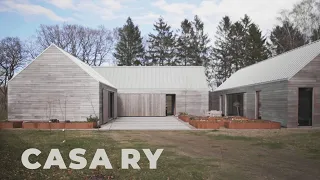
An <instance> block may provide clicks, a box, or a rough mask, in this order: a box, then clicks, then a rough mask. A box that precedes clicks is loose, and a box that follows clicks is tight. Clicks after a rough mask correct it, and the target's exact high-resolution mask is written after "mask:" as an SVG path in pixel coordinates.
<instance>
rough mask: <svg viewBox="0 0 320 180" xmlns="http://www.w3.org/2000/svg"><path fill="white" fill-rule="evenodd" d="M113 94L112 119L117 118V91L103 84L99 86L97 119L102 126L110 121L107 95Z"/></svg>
mask: <svg viewBox="0 0 320 180" xmlns="http://www.w3.org/2000/svg"><path fill="white" fill-rule="evenodd" d="M111 92H113V93H114V96H113V98H114V100H113V107H114V109H113V117H112V118H117V117H118V116H117V89H115V88H112V87H109V86H107V85H105V84H103V83H100V84H99V119H100V122H101V124H104V123H106V122H108V121H110V120H111V119H110V118H109V113H110V112H109V93H111Z"/></svg>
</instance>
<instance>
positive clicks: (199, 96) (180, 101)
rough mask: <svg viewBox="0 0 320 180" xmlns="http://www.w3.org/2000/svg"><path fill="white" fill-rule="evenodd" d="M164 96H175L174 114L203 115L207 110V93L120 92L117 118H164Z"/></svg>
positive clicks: (171, 91) (178, 91)
mask: <svg viewBox="0 0 320 180" xmlns="http://www.w3.org/2000/svg"><path fill="white" fill-rule="evenodd" d="M166 94H175V95H176V101H175V104H176V113H179V112H187V113H189V114H194V115H203V114H204V112H205V111H207V110H208V101H209V93H208V91H195V90H194V91H193V90H192V91H191V90H187V91H185V90H177V91H173V90H167V91H149V92H146V91H144V92H124V91H121V92H118V116H138V115H137V114H142V116H165V108H166ZM148 101H150V102H148ZM154 103H155V104H154ZM138 104H140V105H138ZM146 108H147V109H146ZM143 109H146V110H143Z"/></svg>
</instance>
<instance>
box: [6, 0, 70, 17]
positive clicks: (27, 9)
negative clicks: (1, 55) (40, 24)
mask: <svg viewBox="0 0 320 180" xmlns="http://www.w3.org/2000/svg"><path fill="white" fill-rule="evenodd" d="M0 9H2V11H11V12H16V13H19V14H22V15H26V16H28V15H44V16H46V17H48V18H49V19H51V20H53V21H66V20H67V18H63V17H61V16H58V15H57V14H55V13H54V12H53V11H51V10H50V9H47V8H44V7H42V6H39V5H33V4H27V3H19V2H13V1H2V2H0Z"/></svg>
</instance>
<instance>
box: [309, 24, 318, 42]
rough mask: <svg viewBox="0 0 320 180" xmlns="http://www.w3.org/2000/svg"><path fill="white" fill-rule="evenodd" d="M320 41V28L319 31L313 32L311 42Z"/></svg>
mask: <svg viewBox="0 0 320 180" xmlns="http://www.w3.org/2000/svg"><path fill="white" fill-rule="evenodd" d="M319 39H320V26H319V27H318V29H314V30H313V31H312V35H311V41H312V42H313V41H317V40H319Z"/></svg>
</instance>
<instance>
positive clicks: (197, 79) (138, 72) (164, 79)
mask: <svg viewBox="0 0 320 180" xmlns="http://www.w3.org/2000/svg"><path fill="white" fill-rule="evenodd" d="M93 69H94V70H96V71H97V72H98V73H100V74H101V75H102V76H103V77H104V78H105V79H108V80H109V81H110V82H111V83H112V84H114V85H115V86H116V87H117V88H118V89H122V90H124V89H126V90H162V89H165V90H168V89H181V90H186V89H195V90H197V89H198V90H200V89H201V90H208V85H207V82H206V76H205V74H204V68H203V67H201V66H107V67H93Z"/></svg>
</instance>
